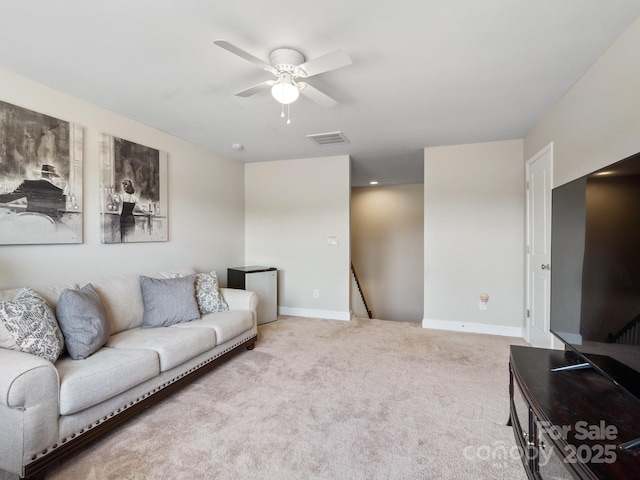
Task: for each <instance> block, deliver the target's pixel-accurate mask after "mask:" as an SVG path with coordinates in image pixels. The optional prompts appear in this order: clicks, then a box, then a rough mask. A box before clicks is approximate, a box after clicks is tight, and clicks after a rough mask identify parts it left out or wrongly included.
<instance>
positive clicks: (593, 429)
mask: <svg viewBox="0 0 640 480" xmlns="http://www.w3.org/2000/svg"><path fill="white" fill-rule="evenodd" d="M576 363H579V361H578V359H577V358H576V356H575V355H574V354H573V353H571V352H563V351H559V350H546V349H541V348H532V347H521V346H515V345H512V346H511V356H510V359H509V377H510V381H509V396H510V405H511V411H510V418H509V423H510V424H511V426H512V427H513V430H514V435H515V439H516V445H517V447H518V449H519V451H520V455H521V458H522V463H523V465H524V468H525V470H526V472H527V475H528V477H529V478H530V479H532V480H564V479H566V480H570V479H602V480H604V479H612V480H625V479H636V480H637V479H640V448H636V449H632V450H620V449H619V448H618V446H619V445H620V444H621V443H623V442H626V441H629V440H632V439H634V438H637V437H639V436H640V401H638V399H636V398H635V397H633V396H631V395H630V394H628V393H627V392H626V391H624V390H623V389H622V388H620V387H619V386H617V385H615V384H614V383H613V382H611V381H610V380H609V379H607V378H606V377H605V376H604V375H601V374H600V373H599V372H597V371H596V370H593V369H586V370H574V371H564V372H551V369H552V368H556V367H561V366H565V365H571V364H576Z"/></svg>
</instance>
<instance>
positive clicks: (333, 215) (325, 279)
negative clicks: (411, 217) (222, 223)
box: [245, 156, 351, 320]
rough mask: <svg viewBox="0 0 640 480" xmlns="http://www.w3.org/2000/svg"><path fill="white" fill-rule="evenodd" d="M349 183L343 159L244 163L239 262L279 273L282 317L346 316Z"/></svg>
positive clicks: (348, 272)
mask: <svg viewBox="0 0 640 480" xmlns="http://www.w3.org/2000/svg"><path fill="white" fill-rule="evenodd" d="M350 184H351V179H350V160H349V157H348V156H336V157H322V158H309V159H301V160H280V161H273V162H259V163H249V164H246V165H245V199H246V200H245V234H246V237H245V245H246V254H245V264H246V265H265V266H269V267H276V268H278V307H279V312H280V313H281V314H284V315H299V316H307V317H319V318H335V319H340V320H348V319H349V318H350V316H349V285H350V277H349V275H350V270H349V242H350V239H349V202H350ZM328 237H336V238H337V241H338V245H329V243H328ZM314 290H318V293H319V296H318V297H317V298H315V297H314V295H313V294H314Z"/></svg>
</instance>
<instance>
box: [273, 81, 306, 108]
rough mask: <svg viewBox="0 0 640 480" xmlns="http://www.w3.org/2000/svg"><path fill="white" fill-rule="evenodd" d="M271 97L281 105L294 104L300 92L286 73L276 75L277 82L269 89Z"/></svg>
mask: <svg viewBox="0 0 640 480" xmlns="http://www.w3.org/2000/svg"><path fill="white" fill-rule="evenodd" d="M271 95H273V98H275V99H276V100H277V101H278V102H280V103H281V104H283V105H289V104H290V103H293V102H295V101H296V100H297V99H298V97H299V96H300V90H299V89H298V87H297V86H296V84H295V83H294V82H293V78H292V77H291V75H290V74H288V73H281V74H280V75H278V81H277V82H276V83H275V85H273V87H271Z"/></svg>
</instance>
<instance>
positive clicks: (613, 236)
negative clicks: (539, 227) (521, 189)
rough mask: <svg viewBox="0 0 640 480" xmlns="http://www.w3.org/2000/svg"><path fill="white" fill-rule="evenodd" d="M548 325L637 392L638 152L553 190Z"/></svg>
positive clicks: (639, 367)
mask: <svg viewBox="0 0 640 480" xmlns="http://www.w3.org/2000/svg"><path fill="white" fill-rule="evenodd" d="M551 209H552V228H551V319H550V329H551V332H552V333H553V334H554V335H555V336H556V337H558V338H559V339H560V340H562V342H564V344H565V345H566V347H567V349H568V350H571V351H573V352H575V353H577V354H578V355H579V357H580V361H583V362H585V364H588V366H591V367H593V368H596V369H597V370H599V371H600V372H601V373H603V374H604V375H607V376H608V377H609V378H610V379H611V380H612V381H614V382H615V383H616V384H618V385H620V386H621V387H622V388H624V389H626V390H627V391H628V392H629V393H631V394H632V395H634V396H635V397H636V398H638V399H640V153H638V154H636V155H633V156H631V157H628V158H626V159H624V160H621V161H619V162H617V163H614V164H612V165H610V166H608V167H606V168H602V169H600V170H597V171H595V172H593V173H590V174H588V175H584V176H583V177H580V178H578V179H576V180H574V181H572V182H569V183H566V184H564V185H561V186H559V187H556V188H554V189H553V190H552V203H551Z"/></svg>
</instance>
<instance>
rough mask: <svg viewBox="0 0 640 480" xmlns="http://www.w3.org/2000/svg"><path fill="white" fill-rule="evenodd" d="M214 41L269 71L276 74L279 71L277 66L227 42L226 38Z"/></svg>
mask: <svg viewBox="0 0 640 480" xmlns="http://www.w3.org/2000/svg"><path fill="white" fill-rule="evenodd" d="M213 43H215V44H216V45H218V46H219V47H221V48H224V49H225V50H226V51H228V52H231V53H233V54H234V55H238V56H239V57H242V58H244V59H245V60H247V61H249V62H251V63H253V64H254V65H257V66H259V67H260V68H262V69H263V70H266V71H267V72H271V73H273V74H274V75H275V74H277V73H278V72H277V70H276V69H275V68H273V67H272V66H271V65H269V64H268V63H267V62H265V61H264V60H260V59H259V58H258V57H255V56H253V55H251V54H250V53H249V52H245V51H244V50H242V49H241V48H239V47H236V46H235V45H233V44H232V43H229V42H227V41H226V40H216V41H214V42H213Z"/></svg>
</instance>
